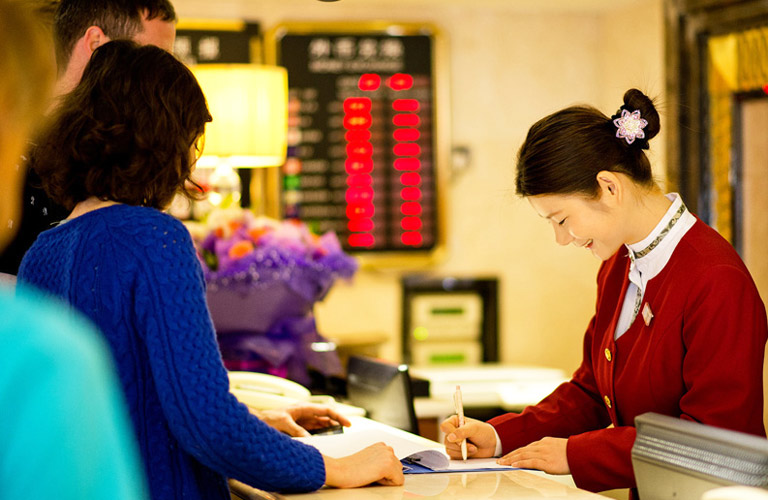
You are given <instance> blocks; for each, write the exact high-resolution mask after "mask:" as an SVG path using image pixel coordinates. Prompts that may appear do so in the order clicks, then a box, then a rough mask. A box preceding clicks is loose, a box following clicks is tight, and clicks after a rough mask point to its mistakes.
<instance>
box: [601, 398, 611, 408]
mask: <svg viewBox="0 0 768 500" xmlns="http://www.w3.org/2000/svg"><path fill="white" fill-rule="evenodd" d="M603 401H605V406H607V407H608V408H610V407H611V398H609V397H608V396H603Z"/></svg>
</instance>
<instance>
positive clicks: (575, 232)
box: [528, 194, 626, 260]
mask: <svg viewBox="0 0 768 500" xmlns="http://www.w3.org/2000/svg"><path fill="white" fill-rule="evenodd" d="M528 201H529V202H530V204H531V206H532V207H533V209H534V210H536V212H537V213H538V214H539V215H540V216H541V217H544V218H545V219H548V220H549V221H550V222H551V224H552V227H553V228H554V230H555V241H557V243H558V244H560V245H568V244H569V243H573V244H574V245H575V246H577V247H582V248H586V249H587V250H590V251H591V252H592V254H593V255H594V256H595V257H597V258H598V259H600V260H608V259H609V258H611V257H612V256H613V254H615V253H616V252H617V251H618V250H619V248H621V246H622V245H623V244H624V242H625V240H626V238H624V232H623V224H622V221H621V220H620V219H621V218H620V217H619V215H618V211H617V210H616V209H615V208H614V207H613V206H611V204H609V203H605V201H604V200H602V199H601V198H598V199H595V200H593V199H590V198H587V197H585V196H583V195H579V194H544V195H538V196H531V197H529V198H528Z"/></svg>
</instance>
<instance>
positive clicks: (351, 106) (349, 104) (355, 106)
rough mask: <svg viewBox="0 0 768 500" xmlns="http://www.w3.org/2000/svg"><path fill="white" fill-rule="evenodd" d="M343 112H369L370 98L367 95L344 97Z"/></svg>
mask: <svg viewBox="0 0 768 500" xmlns="http://www.w3.org/2000/svg"><path fill="white" fill-rule="evenodd" d="M344 112H345V113H349V114H351V113H355V114H358V113H370V112H371V100H370V99H369V98H367V97H347V98H346V99H344Z"/></svg>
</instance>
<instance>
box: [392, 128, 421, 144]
mask: <svg viewBox="0 0 768 500" xmlns="http://www.w3.org/2000/svg"><path fill="white" fill-rule="evenodd" d="M392 137H394V139H395V140H396V141H417V140H419V137H421V132H419V131H418V130H417V129H415V128H397V129H395V131H394V132H392Z"/></svg>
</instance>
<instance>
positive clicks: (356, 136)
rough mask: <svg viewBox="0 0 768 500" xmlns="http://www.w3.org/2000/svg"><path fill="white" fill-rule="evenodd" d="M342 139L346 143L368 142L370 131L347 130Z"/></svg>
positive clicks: (359, 129)
mask: <svg viewBox="0 0 768 500" xmlns="http://www.w3.org/2000/svg"><path fill="white" fill-rule="evenodd" d="M344 139H346V141H347V142H357V141H370V140H371V131H370V130H368V129H364V128H362V129H361V128H356V129H351V130H347V132H346V133H345V134H344Z"/></svg>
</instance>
